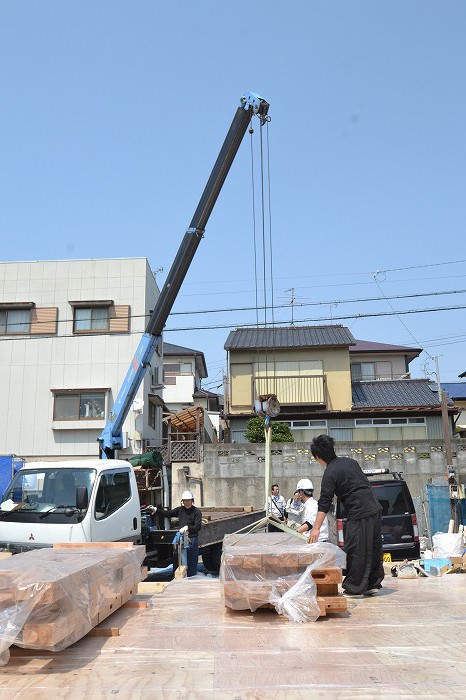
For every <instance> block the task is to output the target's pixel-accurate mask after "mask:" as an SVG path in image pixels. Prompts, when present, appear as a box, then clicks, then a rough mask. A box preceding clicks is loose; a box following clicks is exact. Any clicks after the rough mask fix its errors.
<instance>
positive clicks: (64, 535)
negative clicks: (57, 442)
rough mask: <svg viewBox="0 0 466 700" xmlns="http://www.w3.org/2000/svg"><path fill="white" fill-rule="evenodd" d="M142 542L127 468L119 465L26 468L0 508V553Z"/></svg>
mask: <svg viewBox="0 0 466 700" xmlns="http://www.w3.org/2000/svg"><path fill="white" fill-rule="evenodd" d="M106 541H108V542H111V541H133V542H141V516H140V505H139V495H138V489H137V484H136V478H135V475H134V471H133V468H132V466H131V465H130V464H129V463H128V462H126V461H124V460H118V459H109V460H100V459H92V460H76V461H74V460H73V461H69V460H68V461H63V462H29V463H27V464H26V465H24V466H23V467H22V468H21V469H20V470H19V471H18V472H17V473H16V474H15V476H14V477H13V479H12V481H11V482H10V484H9V486H8V487H7V489H6V491H5V493H4V494H3V496H2V497H1V503H0V549H7V550H11V551H13V552H21V551H25V550H28V549H34V548H36V547H44V546H45V547H46V546H52V544H53V543H54V542H106Z"/></svg>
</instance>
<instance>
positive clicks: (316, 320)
mask: <svg viewBox="0 0 466 700" xmlns="http://www.w3.org/2000/svg"><path fill="white" fill-rule="evenodd" d="M464 292H466V290H453V291H449V292H431V293H429V294H412V295H406V297H403V295H400V296H397V297H373V298H371V299H370V301H383V300H385V299H387V298H388V299H389V298H410V297H418V296H437V295H441V294H460V293H464ZM349 301H354V302H357V301H368V300H361V299H359V300H357V299H355V300H348V302H346V301H345V302H343V301H341V302H328V301H327V302H312V303H309V304H300V305H299V306H315V305H324V306H326V305H328V304H330V303H337V304H340V303H341V304H343V303H349ZM276 308H290V307H289V304H285V305H284V306H280V307H276ZM464 308H466V306H465V305H457V306H439V307H433V308H428V309H409V310H403V311H396V310H393V311H391V312H383V311H382V312H374V313H364V314H349V315H346V316H333V315H331V316H327V317H323V316H322V317H319V318H306V319H294V322H296V323H320V322H322V321H331V322H334V321H340V320H347V319H360V318H377V317H383V316H396V315H398V314H399V315H406V314H416V313H427V312H429V311H432V312H435V311H450V310H455V309H464ZM238 310H239V311H242V310H245V309H234V308H232V309H222V311H238ZM249 310H251V311H253V310H255V309H253V308H251V309H249ZM215 312H216V310H215V309H214V310H210V311H205V312H202V313H215ZM184 313H191V312H184ZM192 313H194V312H192ZM171 315H174V314H171ZM147 317H148V315H147V314H136V315H131V316H129V318H147ZM71 322H72V319H62V320H57V321H56V323H57V324H58V323H71ZM39 323H44V324H45V323H47V324H49V323H50V321H47V322H46V321H36V322H35V324H39ZM276 325H292V324H291V321H290V320H284V321H277V322H267V323H265V324H264V326H271V327H273V326H276ZM250 326H251V323H228V324H222V325H215V326H190V327H186V328H164V333H165V332H172V331H191V330H215V329H217V328H219V329H221V328H248V327H250ZM407 330H408V332H409V329H407ZM143 332H144V331H143V330H141V331H130V332H129V333H126V334H125V335H138V334H142V333H143ZM2 335H3V334H2ZM46 335H47V337H60V338H76V337H81V336H86V337H89V336H92V337H97V335H99V336H107V335H112V336H113V335H116V334H115V333H114V332H108V333H106V332H105V331H99V332H98V333H95V332H93V331H87V332H80V333H79V334H76V333H70V334H66V335H60V336H56V335H55V334H52V333H48V334H46ZM118 335H120V333H118ZM36 337H37V336H36V335H35V334H33V335H24V336H21V338H11V337H10V336H5V337H0V342H5V341H8V340H23V339H32V338H36ZM415 340H416V339H415ZM416 342H417V343H418V344H419V345H420V343H419V341H418V340H416Z"/></svg>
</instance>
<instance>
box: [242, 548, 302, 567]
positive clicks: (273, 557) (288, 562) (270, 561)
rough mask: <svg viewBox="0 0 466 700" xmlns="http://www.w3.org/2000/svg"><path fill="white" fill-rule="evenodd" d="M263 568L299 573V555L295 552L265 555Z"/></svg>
mask: <svg viewBox="0 0 466 700" xmlns="http://www.w3.org/2000/svg"><path fill="white" fill-rule="evenodd" d="M245 558H246V557H245ZM262 568H263V569H265V570H268V569H277V568H278V569H290V570H291V571H298V569H299V555H298V554H297V553H295V552H285V553H280V552H278V553H275V554H263V555H262Z"/></svg>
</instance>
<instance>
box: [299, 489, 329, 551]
mask: <svg viewBox="0 0 466 700" xmlns="http://www.w3.org/2000/svg"><path fill="white" fill-rule="evenodd" d="M296 490H297V491H299V495H300V498H301V500H302V502H303V503H304V516H303V524H302V525H300V526H299V527H298V532H301V533H303V534H306V533H307V534H310V532H311V530H312V528H313V526H314V523H315V521H316V518H317V512H318V510H319V509H318V507H317V501H316V500H315V498H314V497H313V496H314V484H313V483H312V481H311V480H310V479H300V480H299V481H298V483H297V484H296ZM327 540H328V519H327V518H325V520H324V522H323V523H322V525H321V527H320V532H319V540H318V541H319V542H327Z"/></svg>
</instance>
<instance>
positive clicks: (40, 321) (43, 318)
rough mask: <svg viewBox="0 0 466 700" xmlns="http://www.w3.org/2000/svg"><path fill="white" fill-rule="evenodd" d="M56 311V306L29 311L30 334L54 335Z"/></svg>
mask: <svg viewBox="0 0 466 700" xmlns="http://www.w3.org/2000/svg"><path fill="white" fill-rule="evenodd" d="M57 321H58V309H57V307H56V306H51V307H44V308H37V307H34V308H33V309H31V331H30V332H31V334H32V335H56V333H57Z"/></svg>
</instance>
